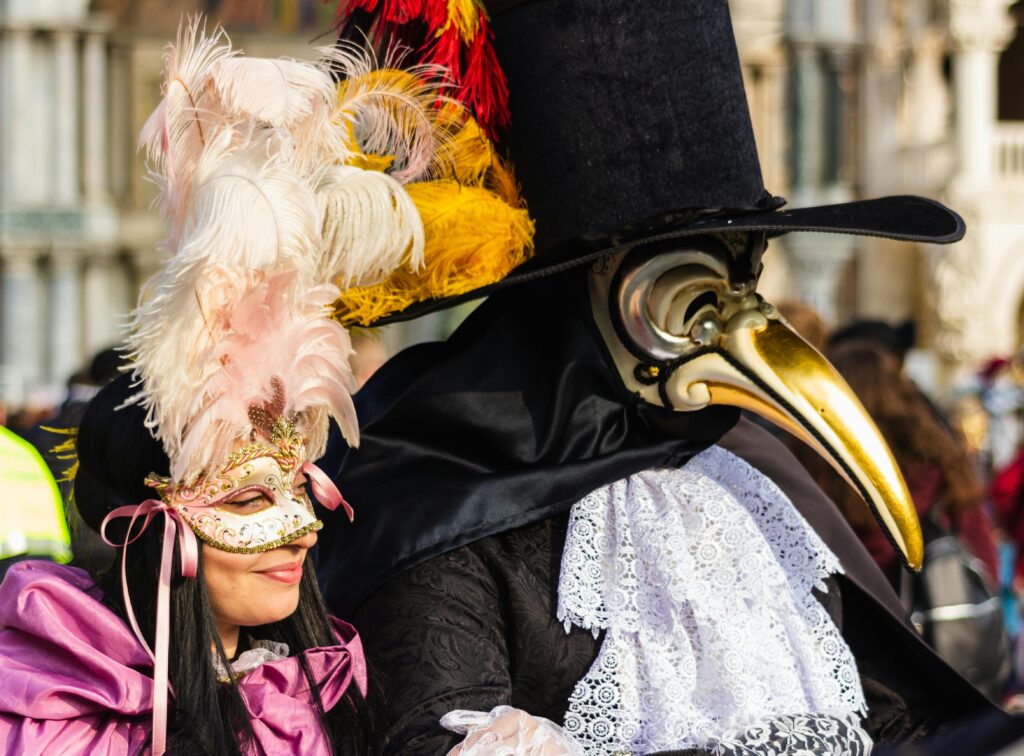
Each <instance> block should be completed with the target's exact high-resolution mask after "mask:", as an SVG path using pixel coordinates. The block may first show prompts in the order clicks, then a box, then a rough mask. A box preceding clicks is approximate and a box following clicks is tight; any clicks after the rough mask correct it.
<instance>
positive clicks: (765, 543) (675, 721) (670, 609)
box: [558, 447, 866, 754]
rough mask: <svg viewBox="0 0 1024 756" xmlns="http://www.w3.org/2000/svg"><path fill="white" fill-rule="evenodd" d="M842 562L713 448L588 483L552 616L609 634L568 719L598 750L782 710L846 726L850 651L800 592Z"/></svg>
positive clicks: (715, 728) (786, 505) (712, 730)
mask: <svg viewBox="0 0 1024 756" xmlns="http://www.w3.org/2000/svg"><path fill="white" fill-rule="evenodd" d="M841 571H842V568H841V567H840V564H839V560H838V559H837V558H836V556H835V554H833V553H832V551H831V550H829V548H828V547H827V546H826V545H825V543H824V542H823V541H822V540H821V538H820V537H819V536H818V535H817V533H815V532H814V530H813V529H812V528H811V527H810V525H808V524H807V521H806V520H805V519H804V518H803V516H801V515H800V513H799V512H798V511H797V510H796V509H795V508H794V506H793V504H792V502H790V500H789V499H788V498H787V497H786V496H785V494H783V493H782V491H781V490H780V489H779V488H778V487H777V486H776V485H775V484H774V483H773V482H772V481H771V480H769V479H768V478H766V477H765V476H764V475H762V474H761V473H760V472H758V471H757V470H755V469H754V468H753V467H751V466H750V465H749V464H747V463H746V462H745V461H743V460H742V459H740V458H739V457H736V456H735V455H733V454H731V453H730V452H728V451H726V450H725V449H722V448H720V447H712V448H710V449H708V450H707V451H705V452H703V453H701V454H699V455H697V456H696V457H694V458H693V459H692V460H691V461H690V462H689V463H688V464H686V465H685V466H684V467H682V468H679V469H665V470H648V471H644V472H640V473H637V474H635V475H632V476H630V477H629V478H627V479H625V480H620V481H617V482H615V483H612V484H610V485H607V486H604V487H602V488H600V489H598V490H596V491H594V492H593V493H591V494H590V495H588V496H587V497H585V498H584V499H582V500H581V501H579V502H578V503H577V504H576V505H575V506H574V507H573V509H572V512H571V515H570V523H569V531H568V535H567V538H566V545H565V550H564V553H563V557H562V572H561V577H560V580H559V587H558V618H559V619H560V620H562V621H563V622H564V623H565V625H566V629H567V630H568V628H569V626H570V624H572V625H576V626H578V627H581V628H584V629H588V630H591V631H592V632H594V634H595V637H596V635H597V634H598V633H599V632H600V631H601V630H605V631H606V635H605V639H604V642H603V644H602V647H601V650H600V652H599V654H598V657H597V659H596V660H595V661H594V664H593V666H592V667H591V669H590V671H589V672H588V673H587V674H586V676H585V677H584V678H583V679H581V680H580V681H579V682H578V683H577V685H576V687H575V689H574V691H573V694H572V696H571V698H570V702H569V710H568V712H567V713H566V717H565V728H566V730H568V731H569V732H570V733H572V734H573V736H574V737H575V738H576V739H577V742H579V743H580V744H581V745H582V746H584V749H585V750H586V751H587V752H588V753H592V754H598V753H601V754H604V753H612V752H615V751H617V750H620V749H628V750H629V751H634V752H638V753H648V752H652V751H660V750H672V749H681V748H688V747H700V746H702V745H705V744H710V743H715V742H719V741H721V740H722V739H723V738H728V737H731V736H733V735H736V734H738V733H742V732H743V731H745V730H747V729H748V728H750V727H752V726H755V725H757V724H759V723H764V722H765V721H767V720H770V719H773V718H777V717H780V716H785V715H829V716H833V717H836V718H838V719H840V720H843V721H849V722H851V723H852V725H853V726H854V727H856V726H857V723H858V722H859V716H858V715H859V714H863V713H864V712H865V708H866V707H865V702H864V695H863V691H862V690H861V686H860V680H859V677H858V674H857V668H856V663H855V662H854V659H853V655H852V653H851V652H850V649H849V647H848V646H847V645H846V642H845V641H844V640H843V638H842V636H841V635H840V633H839V631H838V629H837V628H836V626H835V625H834V624H833V622H832V620H831V618H830V617H829V616H828V614H827V612H826V611H825V610H824V609H823V607H822V606H821V604H820V603H819V602H818V601H817V600H815V598H814V597H813V595H812V593H811V591H812V589H814V588H815V587H817V588H819V589H822V590H824V589H825V585H824V583H823V582H822V580H823V578H825V577H827V576H828V575H830V574H833V573H836V572H841ZM865 737H866V736H865ZM858 752H861V751H858Z"/></svg>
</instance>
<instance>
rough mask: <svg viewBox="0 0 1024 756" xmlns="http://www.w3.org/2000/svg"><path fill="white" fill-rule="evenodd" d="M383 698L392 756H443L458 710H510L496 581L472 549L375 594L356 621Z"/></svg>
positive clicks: (452, 741)
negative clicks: (446, 723) (444, 720)
mask: <svg viewBox="0 0 1024 756" xmlns="http://www.w3.org/2000/svg"><path fill="white" fill-rule="evenodd" d="M353 623H354V624H355V625H356V627H358V628H359V634H360V636H361V637H362V639H363V643H364V645H365V648H366V655H367V660H368V662H369V665H370V675H371V676H372V677H373V678H374V679H375V680H377V681H379V683H380V686H381V688H382V694H383V697H384V710H385V711H384V713H385V717H384V721H385V728H384V733H385V742H384V743H383V752H384V753H385V754H388V755H389V756H390V755H391V754H424V755H426V754H445V753H447V752H448V750H449V749H451V748H452V747H454V746H455V745H457V744H458V743H459V742H460V741H461V740H462V738H461V736H459V735H456V734H454V733H450V732H448V731H447V730H444V729H443V728H442V727H441V726H440V725H439V724H438V720H440V718H441V717H442V716H443V715H444V714H446V713H448V712H449V711H451V710H452V709H472V710H477V711H489V710H490V709H491V708H493V707H494V706H498V705H499V704H510V703H511V683H510V677H509V660H508V652H507V649H506V644H505V626H504V619H503V611H502V603H501V600H500V595H499V589H498V585H497V582H496V580H495V579H494V577H493V576H492V575H491V573H490V572H489V570H488V569H487V567H486V565H485V564H484V563H483V561H482V560H481V558H480V557H479V556H478V554H477V553H476V551H475V550H473V549H472V548H467V547H463V548H460V549H456V550H455V551H452V552H449V553H448V554H445V555H443V556H439V557H435V558H433V559H430V560H428V561H426V562H423V563H422V564H420V565H418V566H416V567H414V568H412V569H411V570H409V571H407V572H404V573H402V574H401V575H399V576H398V577H396V578H393V579H392V580H391V581H389V582H388V583H387V584H385V585H384V586H382V587H381V588H380V589H378V590H377V591H375V592H374V593H373V594H372V595H371V596H370V597H369V598H368V599H367V600H366V601H365V602H364V603H363V605H362V606H361V607H360V608H359V610H358V611H357V612H356V614H355V616H354V617H353Z"/></svg>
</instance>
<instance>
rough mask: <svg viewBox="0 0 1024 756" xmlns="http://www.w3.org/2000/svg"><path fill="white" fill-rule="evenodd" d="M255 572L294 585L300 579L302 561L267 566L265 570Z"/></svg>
mask: <svg viewBox="0 0 1024 756" xmlns="http://www.w3.org/2000/svg"><path fill="white" fill-rule="evenodd" d="M256 574H258V575H263V577H267V578H270V579H271V580H276V581H278V582H279V583H287V584H288V585H295V584H296V583H298V582H299V581H300V580H302V562H294V563H291V564H280V565H278V566H277V567H268V568H267V569H265V570H260V571H259V572H257V573H256Z"/></svg>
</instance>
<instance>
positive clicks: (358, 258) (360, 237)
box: [317, 166, 424, 286]
mask: <svg viewBox="0 0 1024 756" xmlns="http://www.w3.org/2000/svg"><path fill="white" fill-rule="evenodd" d="M317 194H318V195H319V197H320V201H321V203H322V205H323V228H322V239H323V258H322V259H321V260H320V263H319V268H320V270H322V271H324V272H326V273H327V274H328V276H329V280H337V281H341V282H342V284H343V285H344V286H370V285H373V284H375V283H378V282H380V281H382V280H383V279H384V278H385V277H387V276H388V275H390V274H391V273H392V272H393V271H394V270H395V269H397V268H399V267H400V266H402V265H408V266H409V267H410V268H411V269H413V270H417V269H419V268H420V267H421V266H422V265H423V245H424V232H423V222H422V221H421V220H420V215H419V211H418V210H417V209H416V205H415V204H413V201H412V199H411V198H410V197H409V195H408V193H407V192H406V191H405V189H404V188H403V187H402V185H401V184H399V183H398V181H396V180H395V179H393V178H392V177H391V176H388V175H387V174H384V173H381V172H379V171H364V170H362V169H361V168H355V167H352V166H334V167H333V168H331V169H330V170H329V171H327V172H325V173H324V175H323V177H322V179H321V182H320V185H319V187H318V189H317Z"/></svg>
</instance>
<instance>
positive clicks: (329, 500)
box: [299, 462, 356, 522]
mask: <svg viewBox="0 0 1024 756" xmlns="http://www.w3.org/2000/svg"><path fill="white" fill-rule="evenodd" d="M299 470H300V471H302V472H303V473H305V474H306V477H308V478H309V484H310V486H312V488H313V495H314V496H315V497H316V500H317V501H319V502H320V503H321V504H323V505H324V506H325V507H327V508H328V509H330V510H332V511H333V510H335V509H337V508H338V507H341V508H342V509H344V510H345V514H347V515H348V521H349V522H352V520H353V519H354V518H355V514H356V513H355V512H354V511H352V505H351V504H349V503H348V502H347V501H345V498H344V497H343V496H342V495H341V491H339V490H338V487H337V486H336V485H334V481H333V480H331V479H330V478H328V477H327V473H325V472H324V471H323V470H321V469H320V468H319V467H317V466H316V465H314V464H313V463H312V462H303V463H302V467H300V468H299Z"/></svg>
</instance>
